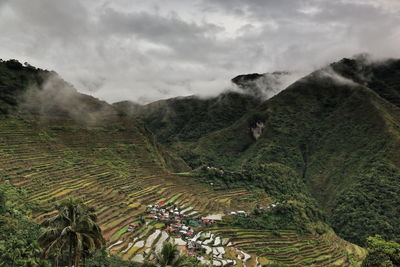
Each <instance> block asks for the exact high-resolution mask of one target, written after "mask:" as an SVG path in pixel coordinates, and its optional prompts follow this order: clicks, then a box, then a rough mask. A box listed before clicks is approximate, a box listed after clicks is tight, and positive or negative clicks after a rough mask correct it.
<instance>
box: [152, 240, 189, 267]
mask: <svg viewBox="0 0 400 267" xmlns="http://www.w3.org/2000/svg"><path fill="white" fill-rule="evenodd" d="M156 260H157V263H158V265H159V266H161V267H167V266H173V267H183V266H187V265H186V264H185V263H184V258H183V257H181V256H180V255H179V250H178V249H177V247H176V244H173V243H164V245H163V248H162V249H161V252H159V253H156Z"/></svg>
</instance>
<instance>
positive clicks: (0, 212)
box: [0, 182, 47, 267]
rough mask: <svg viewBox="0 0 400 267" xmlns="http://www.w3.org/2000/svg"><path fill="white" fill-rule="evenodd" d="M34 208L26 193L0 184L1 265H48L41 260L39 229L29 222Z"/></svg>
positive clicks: (8, 185)
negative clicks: (27, 199) (38, 240)
mask: <svg viewBox="0 0 400 267" xmlns="http://www.w3.org/2000/svg"><path fill="white" fill-rule="evenodd" d="M32 209H35V206H34V205H33V204H32V203H30V202H28V201H26V194H25V193H24V191H22V190H20V189H18V188H16V187H14V186H12V185H11V184H10V183H8V182H5V183H1V184H0V266H15V267H17V266H32V267H34V266H47V264H46V263H45V262H41V261H40V253H41V249H40V246H39V244H38V242H37V239H38V237H39V235H40V234H41V229H40V226H39V225H38V224H36V223H34V222H32V221H31V220H30V219H29V215H30V212H31V211H32Z"/></svg>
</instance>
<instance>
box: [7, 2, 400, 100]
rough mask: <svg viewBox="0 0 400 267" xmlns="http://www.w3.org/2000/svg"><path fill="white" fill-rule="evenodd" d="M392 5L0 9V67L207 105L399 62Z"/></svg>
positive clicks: (118, 94) (123, 93) (11, 5)
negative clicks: (366, 60)
mask: <svg viewBox="0 0 400 267" xmlns="http://www.w3.org/2000/svg"><path fill="white" fill-rule="evenodd" d="M399 15H400V2H399V1H397V0H380V1H373V0H338V1H329V0H303V1H293V0H280V1H271V0H268V1H266V0H252V1H248V0H230V1H223V0H193V1H182V0H180V1H179V0H170V1H160V0H148V1H130V0H119V1H108V0H100V1H89V0H79V1H78V0H72V1H54V0H37V1H29V0H13V1H7V0H0V32H1V35H0V42H1V44H2V45H1V47H0V57H1V58H3V59H7V58H16V59H19V60H20V61H28V62H29V63H31V64H32V65H35V66H38V67H42V68H47V69H54V70H56V71H57V72H58V73H59V74H60V75H61V76H62V77H64V78H65V79H66V80H68V81H70V82H71V83H72V84H74V85H75V86H76V87H77V88H78V89H79V90H81V91H84V92H86V93H90V94H93V95H94V96H96V97H100V98H101V99H105V100H107V101H110V102H112V101H118V100H124V99H129V100H134V101H142V102H148V101H152V100H157V99H160V98H167V97H173V96H178V95H191V94H200V95H203V96H208V95H215V94H217V93H219V92H221V91H223V90H224V89H226V88H227V87H229V86H230V83H229V81H230V79H231V78H232V77H234V76H236V75H238V74H243V73H253V72H261V73H262V72H273V71H275V70H288V71H299V70H302V71H303V72H305V71H311V70H313V69H315V68H317V67H320V66H322V65H324V64H326V63H328V62H331V61H334V60H338V59H340V58H342V57H345V56H352V55H353V54H358V53H361V52H368V53H372V54H374V55H375V56H377V57H400V50H399V49H398V47H400V26H399V25H400V16H399Z"/></svg>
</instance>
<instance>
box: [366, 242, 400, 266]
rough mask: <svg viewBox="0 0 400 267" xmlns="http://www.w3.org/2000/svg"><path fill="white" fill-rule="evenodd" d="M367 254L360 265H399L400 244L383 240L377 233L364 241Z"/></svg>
mask: <svg viewBox="0 0 400 267" xmlns="http://www.w3.org/2000/svg"><path fill="white" fill-rule="evenodd" d="M366 246H367V249H368V256H367V257H366V258H365V260H364V262H363V264H362V267H391V266H393V267H394V266H400V244H399V243H396V242H394V241H385V240H384V239H383V238H382V237H381V236H379V235H377V236H374V237H369V238H368V239H367V242H366Z"/></svg>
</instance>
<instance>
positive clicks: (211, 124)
mask: <svg viewBox="0 0 400 267" xmlns="http://www.w3.org/2000/svg"><path fill="white" fill-rule="evenodd" d="M290 79H291V74H290V73H288V72H274V73H264V74H257V73H253V74H246V75H239V76H237V77H235V78H233V79H232V83H233V84H234V85H236V87H237V88H236V91H226V92H224V93H222V94H220V95H218V96H216V97H210V98H200V97H197V96H189V97H177V98H171V99H166V100H159V101H156V102H153V103H150V104H147V105H139V104H135V103H132V102H129V101H124V102H119V103H114V104H113V105H114V106H115V107H117V108H118V109H119V110H120V111H121V112H124V113H126V114H129V115H133V116H135V117H136V118H138V119H139V120H141V121H143V123H144V124H145V125H146V127H148V128H149V129H150V130H151V131H152V132H153V133H154V134H155V135H156V136H157V140H158V141H159V142H160V143H162V144H164V145H166V146H167V147H168V148H171V149H172V150H173V151H174V152H176V153H177V154H178V155H179V156H181V157H182V158H183V159H185V160H186V162H188V163H189V164H190V165H191V166H192V167H198V166H199V165H201V164H202V162H197V161H196V158H195V156H194V155H193V153H192V148H193V147H194V146H195V143H196V142H197V140H198V139H199V138H200V137H202V136H204V135H206V134H208V133H210V132H213V131H216V130H220V129H223V128H225V127H228V126H230V125H231V124H232V123H234V122H235V121H237V120H238V119H240V118H241V117H242V116H243V115H245V114H246V113H247V112H249V111H250V110H252V109H254V108H255V107H257V106H258V105H259V104H261V103H262V101H263V100H264V99H266V98H269V97H271V96H272V95H274V94H276V93H277V92H279V91H280V90H281V89H283V87H284V86H285V85H286V84H287V83H288V82H290Z"/></svg>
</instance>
